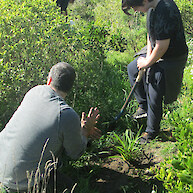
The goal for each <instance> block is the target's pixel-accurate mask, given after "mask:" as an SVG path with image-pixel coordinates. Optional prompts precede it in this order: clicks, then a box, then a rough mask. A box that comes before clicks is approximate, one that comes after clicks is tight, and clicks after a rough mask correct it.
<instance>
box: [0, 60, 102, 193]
mask: <svg viewBox="0 0 193 193" xmlns="http://www.w3.org/2000/svg"><path fill="white" fill-rule="evenodd" d="M75 76H76V75H75V70H74V69H73V68H72V66H71V65H69V64H68V63H64V62H60V63H58V64H56V65H54V66H53V67H52V68H51V70H50V72H49V76H48V80H47V85H38V86H35V87H34V88H32V89H31V90H29V91H28V92H27V94H26V95H25V97H24V99H23V101H22V102H21V104H20V106H19V107H18V109H17V110H16V111H15V113H14V114H13V116H12V118H11V119H10V121H9V122H8V123H7V125H6V127H5V128H4V129H3V130H2V131H1V133H0V182H1V187H4V188H6V189H7V190H8V192H31V190H30V191H29V189H31V187H32V186H33V185H34V178H35V173H36V171H37V168H38V167H39V171H44V166H45V163H46V162H47V161H48V160H52V158H53V157H52V155H54V156H55V157H56V158H59V160H60V157H61V155H66V156H69V157H70V158H72V159H76V158H78V157H79V156H81V154H83V152H84V151H85V149H86V146H87V140H88V138H100V136H101V131H100V130H99V129H97V128H96V127H95V124H96V123H97V120H98V118H99V111H98V109H97V108H91V109H90V111H89V113H88V116H86V114H85V113H84V112H83V113H82V118H81V120H80V118H79V116H78V115H77V113H76V112H75V111H74V110H73V109H72V108H71V107H70V106H68V104H66V102H65V98H66V95H67V93H68V92H69V91H70V90H71V88H72V86H73V83H74V80H75ZM43 147H44V150H43ZM42 151H43V153H42ZM41 155H42V159H41V164H40V163H39V162H40V157H41ZM27 173H28V174H30V175H31V174H32V176H31V178H32V179H31V183H29V180H28V177H29V176H28V177H27ZM36 177H37V176H36ZM38 178H39V176H38ZM59 178H62V179H59ZM65 179H67V178H65V175H64V174H62V173H60V172H57V179H56V181H58V182H59V181H61V180H63V182H64V183H68V182H67V181H68V180H65ZM40 183H42V181H41V180H40ZM67 185H69V184H67ZM71 185H72V184H71ZM71 185H69V186H71ZM52 192H53V191H52Z"/></svg>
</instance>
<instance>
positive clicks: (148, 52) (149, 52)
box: [146, 34, 152, 58]
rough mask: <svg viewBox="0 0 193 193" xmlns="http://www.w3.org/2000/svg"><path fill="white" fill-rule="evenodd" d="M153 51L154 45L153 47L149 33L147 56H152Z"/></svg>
mask: <svg viewBox="0 0 193 193" xmlns="http://www.w3.org/2000/svg"><path fill="white" fill-rule="evenodd" d="M151 52H152V47H151V42H150V39H149V34H147V54H146V58H148V57H149V56H150V54H151Z"/></svg>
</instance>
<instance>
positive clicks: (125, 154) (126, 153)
mask: <svg viewBox="0 0 193 193" xmlns="http://www.w3.org/2000/svg"><path fill="white" fill-rule="evenodd" d="M139 135H140V131H139V132H138V133H137V134H136V135H135V136H134V133H133V132H132V131H131V130H129V129H127V130H126V131H125V133H124V134H123V135H122V136H121V137H120V136H119V135H117V134H116V133H112V135H110V137H111V139H112V141H113V143H114V147H113V149H114V151H116V152H117V153H118V154H120V156H121V158H122V159H123V160H125V161H128V162H129V161H131V160H136V158H137V157H138V156H139V155H140V154H141V147H140V146H139V139H140V136H139ZM113 157H117V156H113ZM118 157H119V156H118Z"/></svg>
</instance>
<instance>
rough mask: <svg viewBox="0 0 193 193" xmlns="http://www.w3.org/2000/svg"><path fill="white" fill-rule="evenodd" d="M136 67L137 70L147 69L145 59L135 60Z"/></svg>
mask: <svg viewBox="0 0 193 193" xmlns="http://www.w3.org/2000/svg"><path fill="white" fill-rule="evenodd" d="M137 67H138V69H139V70H142V69H145V68H148V63H147V58H145V57H139V58H138V60H137Z"/></svg>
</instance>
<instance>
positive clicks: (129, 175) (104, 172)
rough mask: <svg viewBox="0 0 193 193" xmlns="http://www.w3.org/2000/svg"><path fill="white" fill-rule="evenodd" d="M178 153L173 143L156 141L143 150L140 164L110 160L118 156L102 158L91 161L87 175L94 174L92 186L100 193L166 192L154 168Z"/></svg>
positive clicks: (112, 153) (116, 159)
mask: <svg viewBox="0 0 193 193" xmlns="http://www.w3.org/2000/svg"><path fill="white" fill-rule="evenodd" d="M175 152H176V149H175V146H174V142H171V141H166V142H161V141H155V142H153V143H150V144H147V145H145V146H144V156H142V157H141V158H140V159H139V160H138V161H136V162H135V161H134V162H133V163H132V162H126V161H124V160H123V159H121V158H117V157H116V158H113V157H112V158H109V156H110V154H111V155H115V152H110V154H108V153H106V154H105V153H104V154H101V155H100V156H101V158H102V161H100V162H99V161H97V160H95V161H91V164H90V165H88V166H86V167H84V171H87V172H89V171H91V170H93V171H95V172H94V173H93V174H92V175H91V176H92V177H91V179H90V182H91V186H92V187H93V188H94V189H96V190H98V192H99V193H151V192H152V190H153V187H154V189H155V190H157V192H158V193H164V192H167V191H166V190H165V189H164V187H163V184H162V182H160V181H158V180H157V179H156V178H155V172H154V169H153V168H154V167H159V163H160V162H162V161H164V158H165V157H167V156H169V155H170V154H173V153H175Z"/></svg>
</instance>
